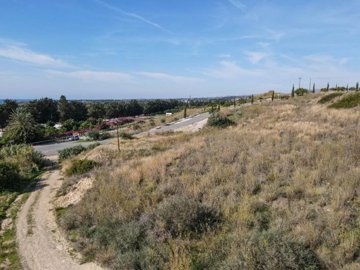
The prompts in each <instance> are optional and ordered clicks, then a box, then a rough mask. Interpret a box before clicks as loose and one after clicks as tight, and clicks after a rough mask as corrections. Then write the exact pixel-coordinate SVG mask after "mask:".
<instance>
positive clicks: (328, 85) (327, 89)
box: [326, 83, 330, 92]
mask: <svg viewBox="0 0 360 270" xmlns="http://www.w3.org/2000/svg"><path fill="white" fill-rule="evenodd" d="M329 89H330V84H329V83H327V86H326V92H328V91H329Z"/></svg>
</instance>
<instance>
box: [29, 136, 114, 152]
mask: <svg viewBox="0 0 360 270" xmlns="http://www.w3.org/2000/svg"><path fill="white" fill-rule="evenodd" d="M113 140H114V138H111V139H107V140H104V141H99V143H100V144H107V143H110V142H112V141H113ZM94 143H96V142H78V141H71V142H61V143H49V144H42V145H35V146H34V149H35V150H37V151H39V152H40V153H42V154H44V155H45V156H54V155H57V154H58V152H59V151H61V150H64V149H66V148H70V147H74V146H77V145H82V146H85V147H86V146H89V145H90V144H94Z"/></svg>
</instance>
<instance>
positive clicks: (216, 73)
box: [204, 61, 258, 79]
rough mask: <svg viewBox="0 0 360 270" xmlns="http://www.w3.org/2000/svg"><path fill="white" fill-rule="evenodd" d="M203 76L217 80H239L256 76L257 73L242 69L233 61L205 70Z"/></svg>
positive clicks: (223, 62)
mask: <svg viewBox="0 0 360 270" xmlns="http://www.w3.org/2000/svg"><path fill="white" fill-rule="evenodd" d="M204 74H205V75H208V76H210V77H214V78H218V79H241V78H244V77H250V76H256V75H257V74H258V71H257V70H250V69H245V68H242V67H240V66H239V65H238V64H237V63H236V62H234V61H221V62H220V67H217V68H211V69H206V70H205V72H204Z"/></svg>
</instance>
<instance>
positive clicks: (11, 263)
mask: <svg viewBox="0 0 360 270" xmlns="http://www.w3.org/2000/svg"><path fill="white" fill-rule="evenodd" d="M47 164H48V162H47V161H45V160H44V158H43V156H42V155H41V154H40V153H38V152H36V151H34V149H33V148H32V147H31V146H29V145H12V146H6V147H3V148H1V149H0V224H1V225H2V226H1V228H2V229H1V230H0V269H21V265H20V260H19V257H18V255H17V252H16V243H15V226H14V222H15V218H16V214H17V212H18V210H19V208H20V207H21V205H22V204H23V203H24V202H25V201H26V199H27V197H28V193H26V192H27V191H28V190H29V189H30V186H32V185H33V184H34V183H35V179H36V178H37V177H38V176H39V175H40V173H41V172H42V170H43V168H44V166H46V165H47ZM24 192H25V193H24ZM19 195H21V196H19Z"/></svg>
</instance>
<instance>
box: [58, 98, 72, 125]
mask: <svg viewBox="0 0 360 270" xmlns="http://www.w3.org/2000/svg"><path fill="white" fill-rule="evenodd" d="M58 111H59V117H60V121H61V122H63V121H65V120H67V119H70V118H71V117H70V115H69V113H70V104H69V102H68V101H67V99H66V97H65V96H61V97H60V100H59V102H58Z"/></svg>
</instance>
